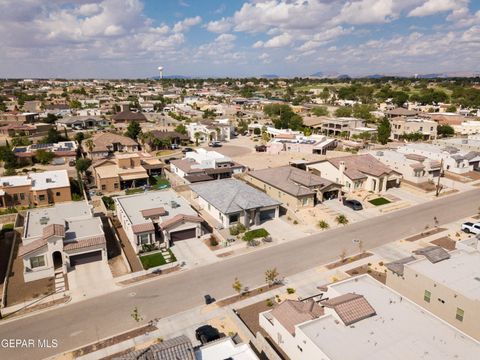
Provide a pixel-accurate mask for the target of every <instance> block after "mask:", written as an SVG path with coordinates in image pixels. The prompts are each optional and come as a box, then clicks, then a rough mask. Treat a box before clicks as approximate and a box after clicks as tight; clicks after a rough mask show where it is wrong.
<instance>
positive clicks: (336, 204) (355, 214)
mask: <svg viewBox="0 0 480 360" xmlns="http://www.w3.org/2000/svg"><path fill="white" fill-rule="evenodd" d="M323 204H324V205H325V206H327V207H328V208H329V209H331V210H334V211H336V212H337V213H338V214H343V215H345V216H346V217H347V219H348V220H349V221H350V222H356V221H362V220H366V219H370V218H373V217H375V216H378V215H379V211H378V209H376V208H364V209H363V210H357V211H355V210H352V209H350V208H349V207H348V206H345V205H343V204H342V203H341V202H340V201H339V200H338V199H333V200H327V201H324V202H323Z"/></svg>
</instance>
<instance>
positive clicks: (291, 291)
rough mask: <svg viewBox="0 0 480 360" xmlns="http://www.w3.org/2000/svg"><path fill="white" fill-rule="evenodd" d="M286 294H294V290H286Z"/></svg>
mask: <svg viewBox="0 0 480 360" xmlns="http://www.w3.org/2000/svg"><path fill="white" fill-rule="evenodd" d="M287 294H295V289H294V288H287Z"/></svg>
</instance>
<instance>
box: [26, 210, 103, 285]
mask: <svg viewBox="0 0 480 360" xmlns="http://www.w3.org/2000/svg"><path fill="white" fill-rule="evenodd" d="M18 256H19V257H20V258H22V259H23V266H24V270H23V277H24V280H25V282H30V281H35V280H38V279H43V278H49V277H53V276H54V275H55V274H56V273H63V274H66V273H67V272H68V271H71V270H72V269H74V267H75V266H76V265H80V264H85V263H88V262H93V261H103V262H105V263H106V262H107V248H106V241H105V235H104V232H103V227H102V221H101V219H100V218H99V217H94V216H93V214H92V211H91V207H90V205H89V204H88V203H87V202H86V201H76V202H68V203H63V204H56V205H55V206H53V207H48V208H41V209H34V210H29V211H28V212H27V214H26V216H25V222H24V231H23V238H22V243H21V245H20V246H19V249H18Z"/></svg>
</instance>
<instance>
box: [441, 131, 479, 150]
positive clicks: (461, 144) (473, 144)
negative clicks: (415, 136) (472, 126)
mask: <svg viewBox="0 0 480 360" xmlns="http://www.w3.org/2000/svg"><path fill="white" fill-rule="evenodd" d="M433 144H435V145H438V146H440V147H442V148H446V147H448V148H450V147H454V148H457V149H458V150H460V151H464V152H467V153H468V152H471V151H477V152H480V135H478V134H472V135H469V136H468V137H462V138H457V137H453V138H443V139H437V140H435V141H434V142H433Z"/></svg>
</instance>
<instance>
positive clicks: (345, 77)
mask: <svg viewBox="0 0 480 360" xmlns="http://www.w3.org/2000/svg"><path fill="white" fill-rule="evenodd" d="M337 79H345V80H348V79H351V77H350V75H348V74H341V75H338V76H337Z"/></svg>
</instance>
